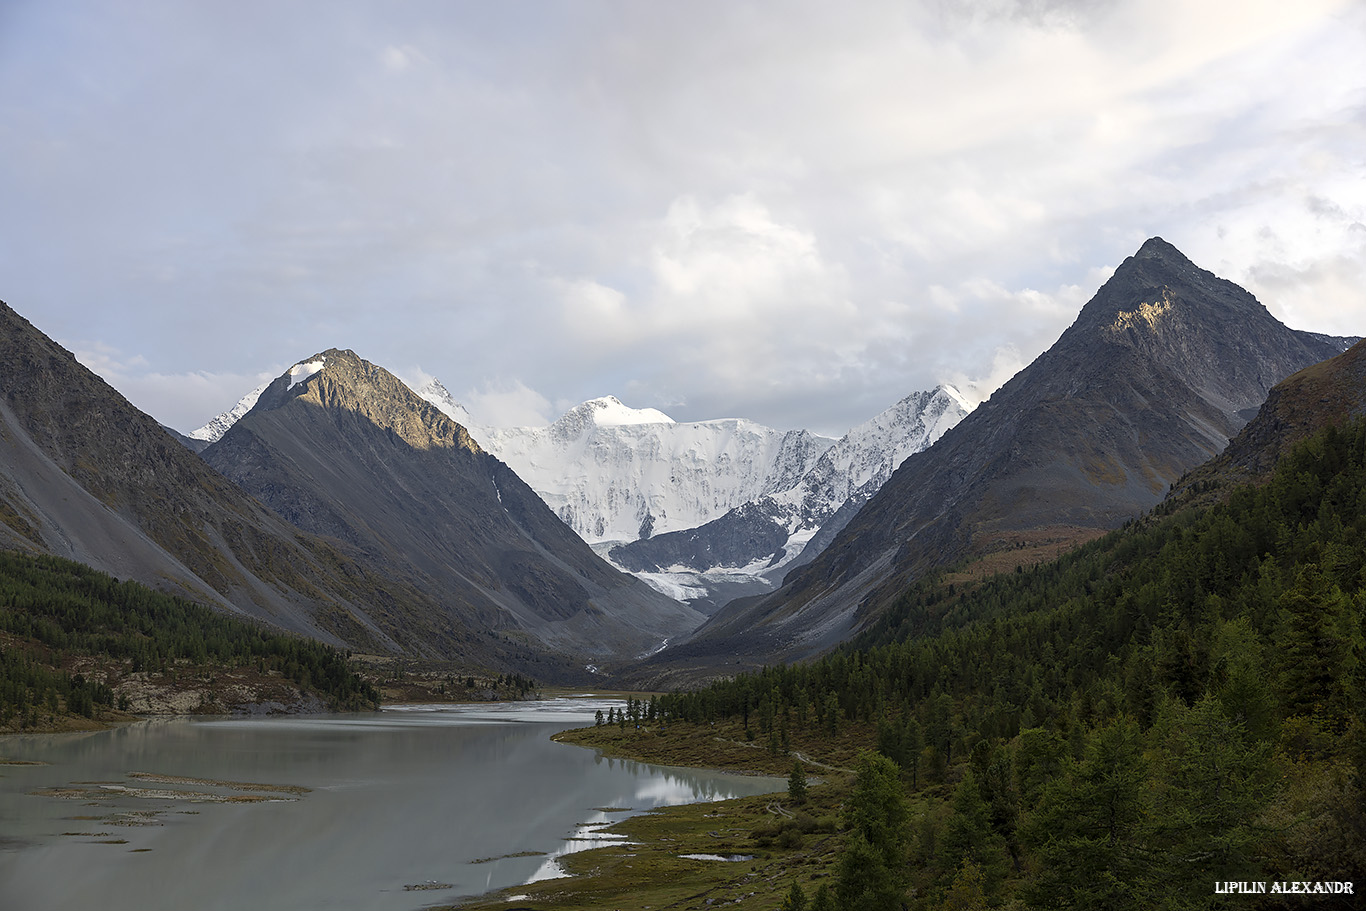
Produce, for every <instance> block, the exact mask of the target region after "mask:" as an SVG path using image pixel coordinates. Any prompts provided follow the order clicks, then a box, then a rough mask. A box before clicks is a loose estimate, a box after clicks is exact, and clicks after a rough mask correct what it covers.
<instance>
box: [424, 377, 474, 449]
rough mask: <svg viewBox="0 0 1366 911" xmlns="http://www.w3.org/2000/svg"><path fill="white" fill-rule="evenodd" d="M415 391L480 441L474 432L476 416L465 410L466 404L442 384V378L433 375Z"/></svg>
mask: <svg viewBox="0 0 1366 911" xmlns="http://www.w3.org/2000/svg"><path fill="white" fill-rule="evenodd" d="M413 391H414V392H416V393H417V394H418V396H419V397H421V398H424V399H426V400H427V401H428V402H430V403H432V404H433V405H435V406H436V407H437V409H438V410H440V411H441V412H442V413H443V414H445V415H446V417H448V418H450V419H451V420H452V421H455V422H456V423H457V424H460V425H461V426H463V427H464V428H465V429H466V430H468V431H470V436H472V437H474V438H475V440H476V442H477V441H478V439H479V435H478V434H477V433H475V432H474V418H473V417H471V415H470V413H469V412H468V411H466V410H465V406H464V405H462V404H460V403H459V402H457V401H456V400H455V396H453V395H451V394H450V392H449V390H447V389H446V387H445V386H443V385H441V381H440V380H438V379H436V378H435V377H433V378H432V379H430V380H428V381H427V382H425V383H423V384H422V385H421V386H419V387H418V388H417V389H414V390H413Z"/></svg>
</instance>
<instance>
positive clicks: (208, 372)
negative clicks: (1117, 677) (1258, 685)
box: [0, 0, 1366, 433]
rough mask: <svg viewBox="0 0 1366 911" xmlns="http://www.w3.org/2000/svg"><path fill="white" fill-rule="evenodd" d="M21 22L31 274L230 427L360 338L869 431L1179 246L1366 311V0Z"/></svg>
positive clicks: (735, 410)
mask: <svg viewBox="0 0 1366 911" xmlns="http://www.w3.org/2000/svg"><path fill="white" fill-rule="evenodd" d="M324 12H325V13H326V15H323V13H324ZM5 31H6V32H7V33H8V34H7V35H6V37H5V38H4V39H3V40H4V41H5V45H4V46H5V50H6V52H5V53H4V54H0V142H3V144H4V147H5V149H6V155H5V157H4V160H3V161H0V198H4V199H5V200H6V207H7V215H8V216H9V217H8V218H7V219H6V224H5V225H4V226H0V274H3V275H4V276H5V278H6V287H5V288H3V289H0V293H3V295H4V296H5V299H6V300H7V301H8V302H9V303H10V304H11V305H13V306H15V307H16V308H17V309H19V310H20V312H22V313H24V314H25V315H26V316H27V317H28V318H29V319H31V320H33V321H34V322H35V324H37V325H38V326H39V327H40V328H43V329H44V330H45V331H48V332H49V333H51V334H54V335H57V336H59V337H65V338H73V337H74V338H85V339H98V340H99V341H101V342H102V343H104V344H106V345H108V346H110V347H111V348H112V349H115V350H119V351H137V352H140V353H141V354H142V355H143V356H144V358H145V359H146V363H145V364H142V365H135V364H123V365H119V364H116V363H111V364H108V365H107V368H108V369H109V370H110V371H111V376H116V377H118V383H124V384H129V385H128V386H127V388H125V387H124V386H123V385H120V388H121V389H124V391H125V392H126V393H127V394H129V395H130V396H132V397H134V398H135V400H137V401H138V402H139V403H140V404H143V407H146V408H148V409H149V410H151V411H152V412H153V413H154V414H156V415H157V416H158V417H161V418H162V419H163V420H167V421H170V422H172V423H174V422H176V421H180V422H182V423H184V422H187V421H191V420H193V421H195V422H199V421H202V420H203V419H204V417H205V416H207V415H203V416H201V415H199V414H195V415H194V417H192V418H191V417H188V416H186V415H187V414H188V413H189V412H190V411H191V410H193V409H192V405H193V403H190V402H187V400H186V398H185V395H186V392H185V388H184V387H190V386H193V385H194V382H195V381H194V380H192V379H189V378H192V377H206V378H211V377H225V378H226V377H233V376H238V377H242V378H244V379H246V378H247V377H254V376H255V372H256V371H258V370H266V369H269V368H271V367H272V365H274V364H277V363H284V362H292V360H293V359H297V358H301V357H306V356H308V355H309V354H311V353H313V352H315V351H318V350H321V349H323V348H326V347H329V346H332V345H337V346H340V347H351V348H354V349H356V350H358V351H359V352H360V353H361V354H362V356H364V357H366V358H367V359H370V360H372V361H374V362H376V363H380V364H386V365H389V364H415V363H421V364H423V365H424V366H425V367H426V368H427V369H429V370H431V371H432V372H434V373H436V374H437V375H439V376H440V377H441V378H442V380H443V381H444V382H445V383H446V384H447V385H448V386H449V387H450V388H452V389H461V388H464V389H472V390H476V391H477V394H479V395H482V396H487V397H488V401H489V404H490V408H491V409H492V410H493V411H495V412H496V411H499V410H500V409H501V407H502V406H500V405H499V402H502V404H503V405H505V406H506V408H507V411H506V413H507V414H510V415H515V419H516V420H517V421H519V422H528V421H531V420H533V419H535V420H544V419H546V418H550V417H553V416H554V414H553V413H552V412H554V411H555V410H556V409H559V408H560V406H561V405H562V404H566V403H567V404H571V405H572V404H574V403H575V402H577V401H581V400H582V399H584V398H588V397H592V396H596V395H602V394H608V393H614V394H618V395H621V394H622V393H623V392H624V391H630V392H631V394H632V395H637V396H639V397H640V398H639V399H638V400H636V401H633V402H631V404H634V405H637V406H642V407H643V406H655V407H663V408H665V409H666V410H668V411H669V412H670V413H671V414H672V415H673V416H674V417H676V418H678V419H680V420H688V419H698V418H707V417H715V416H718V415H723V414H724V415H737V414H738V415H745V416H750V417H754V418H756V419H760V420H763V421H765V422H767V423H770V424H774V425H777V426H808V427H812V428H819V429H822V430H823V431H825V432H832V433H842V432H843V431H844V430H845V429H847V428H848V427H849V426H852V425H853V424H855V423H857V422H858V421H860V420H865V419H867V418H868V417H870V416H871V415H872V414H873V413H875V412H876V411H878V410H880V409H881V408H885V407H887V406H888V405H890V404H891V403H893V402H895V401H897V400H898V399H900V398H901V397H903V396H904V395H905V394H907V393H908V392H910V391H912V390H915V389H923V388H928V387H929V386H932V385H933V384H934V383H935V382H938V381H940V380H942V379H944V378H946V377H948V376H962V377H976V378H981V379H982V382H983V383H984V384H990V383H991V382H994V380H993V378H994V377H996V376H997V374H998V372H999V369H1003V368H999V365H1000V364H1003V363H1007V362H1008V361H1009V360H1010V359H1009V358H1005V359H1004V360H1002V357H1001V356H1000V355H999V352H1001V351H1010V350H1014V351H1016V352H1018V354H1019V357H1020V358H1021V359H1023V360H1025V361H1027V360H1029V359H1032V357H1033V356H1035V355H1036V354H1038V353H1039V352H1040V351H1042V350H1043V348H1044V347H1046V346H1047V345H1048V344H1050V343H1051V342H1052V341H1053V340H1054V339H1055V338H1056V337H1057V334H1058V333H1059V332H1060V331H1061V329H1062V328H1064V327H1065V326H1066V325H1067V323H1068V322H1070V316H1071V315H1075V312H1076V310H1077V309H1080V306H1081V303H1083V302H1084V301H1085V299H1086V298H1087V297H1089V296H1090V294H1091V293H1092V292H1094V290H1095V288H1096V287H1098V284H1099V282H1098V281H1097V278H1098V276H1099V275H1102V274H1105V273H1106V270H1107V269H1110V268H1113V267H1114V266H1115V265H1117V264H1118V263H1119V262H1120V261H1121V260H1122V259H1123V258H1124V257H1125V256H1127V255H1129V254H1131V253H1132V252H1134V250H1136V249H1137V248H1138V246H1139V245H1140V244H1141V243H1142V241H1143V240H1144V239H1145V238H1147V237H1149V236H1152V235H1155V234H1160V235H1162V236H1163V237H1165V238H1167V239H1168V240H1169V241H1171V242H1173V243H1174V244H1176V246H1178V247H1179V248H1180V249H1182V250H1183V252H1185V253H1186V254H1187V255H1189V256H1191V258H1192V259H1193V260H1194V261H1195V262H1197V263H1198V264H1200V265H1202V266H1204V267H1206V268H1209V269H1212V270H1214V271H1216V272H1218V273H1220V274H1222V275H1224V276H1226V277H1228V278H1230V279H1232V280H1234V281H1238V282H1240V283H1244V284H1246V285H1247V286H1248V287H1249V288H1250V289H1251V290H1253V291H1254V293H1256V294H1258V295H1259V297H1260V298H1261V299H1262V300H1263V301H1264V302H1265V303H1266V304H1267V305H1268V307H1270V308H1271V309H1272V311H1273V312H1274V313H1277V314H1278V315H1279V316H1281V317H1282V318H1283V319H1285V320H1286V321H1288V322H1290V323H1291V324H1292V325H1296V326H1297V327H1301V328H1308V329H1316V330H1324V331H1335V332H1350V331H1352V329H1351V327H1353V326H1358V325H1360V324H1363V323H1366V302H1364V301H1362V299H1361V296H1360V294H1359V291H1358V289H1359V287H1360V286H1361V278H1362V277H1363V249H1366V247H1364V246H1363V244H1362V243H1361V239H1360V225H1361V224H1362V223H1363V220H1364V219H1366V199H1363V196H1362V194H1363V190H1362V187H1363V183H1362V181H1361V179H1360V175H1361V153H1360V149H1362V148H1366V116H1363V115H1366V73H1363V68H1362V67H1361V64H1360V60H1362V59H1363V58H1366V38H1364V37H1363V36H1366V8H1363V7H1362V6H1361V5H1360V4H1357V3H1351V2H1346V0H1343V2H1337V0H1305V2H1302V3H1297V4H1293V5H1287V4H1284V3H1281V2H1271V0H1244V2H1239V3H1236V4H1235V3H1232V2H1220V0H1215V2H1210V3H1202V4H1189V3H1183V2H1179V0H1111V2H1105V3H1084V2H1045V0H1019V2H1011V0H990V2H985V3H978V2H966V0H964V2H958V0H953V2H928V0H927V2H911V3H906V2H890V0H887V2H883V0H869V2H866V3H859V4H856V5H854V6H852V7H839V8H836V7H834V6H832V5H830V4H828V3H819V2H815V0H794V2H792V3H790V4H785V5H784V8H783V14H782V15H781V16H779V15H776V14H775V13H774V11H773V8H772V7H771V5H769V4H763V3H757V2H747V0H731V2H724V3H722V2H703V3H700V4H690V5H688V6H686V7H683V6H678V5H668V4H624V5H623V4H616V3H610V2H595V0H585V2H583V3H576V4H564V5H552V6H548V7H545V8H543V9H541V10H539V11H538V16H537V17H534V18H533V19H528V18H527V17H526V16H525V15H523V14H521V13H520V12H519V11H518V10H517V9H516V8H515V7H514V6H509V5H498V4H493V5H479V4H454V5H441V4H435V5H418V6H411V7H405V8H404V9H403V10H402V11H396V10H394V9H393V8H391V7H386V6H374V5H370V4H363V3H350V2H344V0H341V2H336V3H329V4H327V5H326V7H324V6H323V5H321V4H315V3H308V2H303V3H298V4H283V5H281V4H246V5H243V4H237V5H229V6H214V5H203V4H179V3H173V2H168V0H149V2H147V3H141V4H138V5H136V6H135V7H125V6H114V5H104V6H99V5H97V6H85V7H75V8H68V9H66V10H65V11H63V12H60V13H59V12H57V11H56V8H55V7H52V6H51V5H47V4H27V5H24V4H21V5H19V7H18V9H17V11H10V12H9V13H8V18H7V19H6V29H5ZM1354 226H1355V227H1354ZM1069 311H1070V313H1069ZM1357 331H1360V330H1357ZM1353 334H1355V333H1353ZM91 350H92V351H93V350H94V349H91ZM115 360H117V358H115ZM151 377H161V378H163V379H162V381H161V382H152V380H151V379H150V378H151ZM206 382H208V381H207V380H206ZM134 383H141V384H142V385H139V386H136V387H135V386H134V385H132V384H134ZM116 384H117V383H116ZM252 385H254V384H253V383H250V382H244V383H243V385H242V388H241V389H240V390H239V389H235V388H234V389H232V390H231V391H228V390H224V391H223V398H224V399H226V400H227V401H225V402H223V403H219V404H215V405H213V406H211V407H209V408H206V412H209V411H211V412H212V413H216V411H218V410H222V408H223V407H226V405H230V404H231V398H232V396H234V395H236V394H240V392H241V391H245V390H246V389H249V388H251V386H252ZM533 390H534V391H533ZM134 393H136V394H134ZM469 404H470V407H471V408H474V407H475V403H474V401H473V399H471V400H470V402H469ZM194 407H197V406H194Z"/></svg>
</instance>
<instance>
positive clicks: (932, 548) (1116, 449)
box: [661, 238, 1346, 663]
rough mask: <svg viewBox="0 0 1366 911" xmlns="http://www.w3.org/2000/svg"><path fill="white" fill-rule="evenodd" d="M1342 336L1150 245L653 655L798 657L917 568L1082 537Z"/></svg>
mask: <svg viewBox="0 0 1366 911" xmlns="http://www.w3.org/2000/svg"><path fill="white" fill-rule="evenodd" d="M1345 347H1346V343H1345V341H1344V340H1340V339H1332V338H1330V337H1326V336H1319V335H1315V334H1312V333H1308V332H1300V331H1296V330H1292V329H1289V328H1287V327H1286V326H1285V325H1283V324H1282V323H1280V322H1279V321H1278V320H1276V319H1275V318H1274V317H1273V316H1272V315H1271V314H1270V313H1268V312H1267V310H1266V308H1265V307H1263V306H1262V305H1261V304H1260V303H1259V302H1258V301H1257V300H1256V298H1254V297H1253V296H1252V295H1251V294H1249V293H1248V292H1247V291H1245V290H1243V289H1242V288H1240V287H1238V286H1237V285H1235V284H1233V283H1231V282H1228V281H1225V280H1223V279H1220V278H1218V277H1217V276H1215V275H1213V274H1212V273H1210V272H1207V271H1205V270H1203V269H1200V268H1198V267H1197V266H1195V265H1194V264H1193V263H1191V262H1190V261H1189V260H1188V259H1187V258H1186V257H1185V256H1183V255H1182V254H1181V253H1180V251H1178V250H1177V249H1176V248H1175V247H1173V246H1172V245H1171V244H1168V243H1167V242H1166V241H1164V240H1162V239H1161V238H1152V239H1150V240H1148V241H1146V242H1145V243H1144V244H1143V246H1142V247H1141V248H1140V249H1139V250H1138V252H1137V253H1136V254H1134V255H1133V256H1131V257H1129V258H1128V259H1126V260H1125V261H1124V262H1123V263H1122V264H1121V265H1120V266H1119V268H1118V269H1116V270H1115V273H1114V275H1113V276H1112V277H1111V278H1110V280H1109V281H1107V282H1106V283H1105V284H1104V286H1102V287H1101V288H1100V290H1099V291H1098V292H1097V293H1096V295H1095V296H1094V297H1093V298H1092V299H1091V301H1090V302H1089V303H1087V304H1086V306H1085V307H1084V308H1083V309H1082V311H1081V313H1080V315H1079V316H1078V317H1077V320H1076V321H1075V322H1074V323H1073V324H1072V326H1071V327H1070V328H1069V329H1067V331H1066V332H1064V333H1063V335H1062V336H1061V338H1059V339H1058V341H1057V342H1056V343H1055V344H1054V345H1053V346H1052V347H1051V348H1049V349H1048V351H1046V352H1044V353H1043V354H1042V355H1040V356H1039V357H1038V358H1037V359H1036V360H1035V361H1034V362H1033V363H1032V364H1030V365H1029V366H1028V367H1026V368H1025V369H1024V370H1022V371H1020V372H1019V373H1018V374H1016V375H1015V377H1013V378H1012V379H1011V380H1010V381H1009V382H1007V383H1006V384H1005V385H1004V386H1002V387H1001V388H1000V389H999V390H997V392H996V393H995V394H994V395H992V397H991V398H990V399H989V400H988V401H987V402H985V403H983V404H982V405H979V406H978V407H977V409H976V410H974V411H973V412H972V414H970V415H968V416H967V417H966V418H964V419H963V421H962V422H961V423H959V424H958V425H957V426H956V427H954V428H953V429H952V430H950V431H949V432H947V433H946V434H944V436H943V437H942V438H941V439H940V440H939V442H938V443H936V444H935V445H934V446H932V447H930V448H929V449H927V450H925V451H924V452H922V453H918V454H916V455H913V456H911V457H909V458H908V459H906V461H905V462H903V463H902V465H901V467H900V468H899V469H897V471H896V473H895V474H893V476H892V477H891V479H890V480H889V481H888V482H887V483H886V484H885V485H884V486H883V487H882V489H881V490H879V491H878V493H877V494H876V495H874V497H873V498H872V499H871V500H870V501H869V502H868V504H867V505H866V506H865V507H864V508H863V509H862V510H861V511H860V512H859V513H858V515H857V516H856V517H855V518H854V519H853V520H852V521H850V522H849V524H848V525H847V526H846V527H845V528H844V530H843V531H841V532H840V534H839V535H838V536H837V537H836V539H835V540H834V541H833V542H832V543H831V544H830V546H829V547H827V548H826V549H825V550H824V551H823V552H822V553H821V555H820V556H819V557H817V558H816V559H815V560H814V561H812V562H811V563H810V564H808V565H807V566H804V567H801V568H800V569H798V570H795V571H794V572H792V573H790V574H789V575H788V577H787V579H786V581H785V583H784V585H783V587H782V588H781V589H779V590H778V591H777V592H774V593H773V594H771V595H768V596H766V597H764V598H761V599H757V600H747V601H744V602H735V603H733V604H731V605H729V606H728V607H727V608H725V609H723V610H722V611H721V612H720V613H718V614H717V615H716V616H715V617H713V618H712V619H711V620H710V621H709V622H708V623H707V624H706V625H704V626H703V627H702V628H700V629H699V630H698V631H697V633H696V634H694V636H692V637H690V640H689V641H688V642H686V643H683V644H682V645H681V646H680V647H676V648H671V649H670V650H669V652H668V653H666V654H665V656H661V658H662V659H664V660H669V661H674V662H687V661H696V662H703V663H705V662H707V661H715V660H716V658H717V656H721V655H732V654H742V655H746V656H748V657H749V660H753V661H762V660H767V659H769V658H772V657H775V656H777V657H782V656H789V657H790V656H799V655H803V654H810V653H813V652H816V651H819V650H821V649H823V648H826V647H829V646H830V645H833V644H834V643H836V642H839V641H841V640H842V639H844V638H846V637H847V636H848V635H849V634H850V633H851V632H852V631H854V630H856V629H857V628H858V627H859V626H860V624H862V623H864V622H866V621H867V620H868V618H870V617H871V616H874V615H875V614H876V613H877V612H878V610H879V609H880V608H881V607H883V606H885V605H886V604H887V603H888V602H889V601H890V600H892V599H893V598H894V597H895V596H896V593H897V592H898V591H899V590H900V589H901V588H902V587H904V585H905V584H906V583H907V581H908V580H910V579H912V578H914V577H915V576H917V575H919V574H921V573H924V572H925V571H927V570H930V569H933V568H936V567H943V566H947V565H950V564H953V563H958V562H960V561H963V560H968V559H974V558H982V557H986V558H989V559H992V560H995V561H996V563H993V564H991V565H992V566H996V565H997V564H999V566H998V567H997V568H1008V566H1007V565H1006V564H1014V563H1018V562H1021V561H1029V560H1031V559H1037V558H1038V557H1037V555H1039V554H1041V553H1043V552H1045V549H1046V548H1048V547H1053V548H1057V547H1064V546H1066V545H1068V544H1069V543H1075V542H1079V541H1082V540H1086V539H1088V538H1090V537H1094V536H1096V535H1098V534H1099V533H1101V532H1102V531H1104V530H1106V529H1109V528H1113V527H1115V526H1117V525H1119V524H1121V523H1122V522H1124V521H1125V520H1126V519H1128V518H1129V517H1132V516H1135V515H1137V514H1139V513H1141V512H1142V511H1144V510H1146V509H1148V508H1150V507H1152V506H1153V505H1155V504H1156V503H1157V502H1159V501H1160V500H1161V499H1162V497H1163V495H1164V494H1165V493H1166V492H1167V490H1168V487H1169V485H1171V484H1172V483H1173V482H1175V481H1176V480H1178V479H1179V478H1180V477H1181V476H1182V475H1183V474H1184V473H1185V472H1186V471H1188V470H1189V469H1191V468H1192V467H1194V466H1196V465H1199V464H1200V463H1201V462H1204V461H1205V460H1206V459H1209V458H1210V457H1211V456H1213V455H1215V454H1216V453H1218V452H1219V451H1220V450H1222V449H1223V448H1224V446H1225V445H1226V444H1227V443H1228V441H1229V439H1230V438H1231V437H1233V435H1234V434H1235V433H1236V432H1237V431H1238V430H1239V429H1240V428H1241V427H1242V426H1243V425H1244V424H1245V423H1246V422H1247V421H1248V419H1249V418H1250V417H1252V415H1253V414H1255V413H1256V409H1257V408H1258V406H1260V405H1261V403H1262V402H1263V401H1264V400H1265V399H1266V396H1267V393H1268V391H1269V390H1270V389H1271V387H1272V386H1273V385H1274V384H1275V383H1277V382H1279V381H1280V380H1281V379H1283V378H1285V377H1286V376H1288V375H1290V374H1291V373H1294V372H1295V371H1297V370H1300V369H1302V368H1304V367H1306V366H1309V365H1311V364H1315V363H1317V362H1319V361H1322V360H1324V359H1325V358H1328V357H1331V356H1333V355H1336V354H1338V353H1340V352H1341V351H1342V350H1343V349H1344V348H1345Z"/></svg>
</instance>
